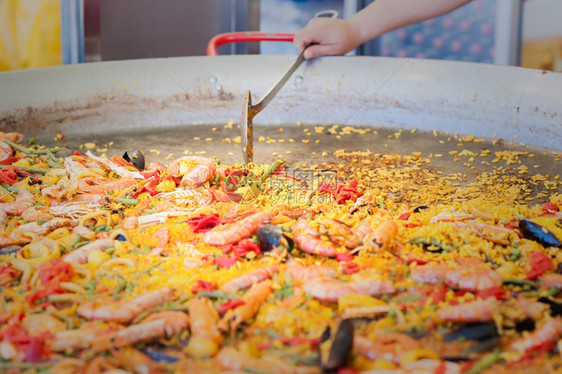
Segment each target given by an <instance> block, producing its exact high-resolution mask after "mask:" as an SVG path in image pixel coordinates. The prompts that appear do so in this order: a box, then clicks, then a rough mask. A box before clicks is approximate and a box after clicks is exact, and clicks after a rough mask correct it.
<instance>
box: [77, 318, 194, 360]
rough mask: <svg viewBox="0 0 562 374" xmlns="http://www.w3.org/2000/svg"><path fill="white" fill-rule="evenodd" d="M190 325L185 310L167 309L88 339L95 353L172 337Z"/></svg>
mask: <svg viewBox="0 0 562 374" xmlns="http://www.w3.org/2000/svg"><path fill="white" fill-rule="evenodd" d="M188 327H189V318H188V316H187V315H186V314H185V313H184V312H179V311H172V310H166V311H162V312H157V313H154V314H151V315H150V316H148V317H147V318H146V319H144V320H143V321H142V322H140V323H138V324H135V325H131V326H127V327H125V328H123V329H120V330H117V331H111V332H107V333H104V334H100V335H97V336H95V337H93V338H91V339H88V343H89V345H90V346H91V348H90V350H91V351H92V352H94V353H97V352H103V351H107V350H110V349H114V348H122V347H127V346H129V345H132V344H136V343H140V342H145V341H150V340H153V339H157V338H163V337H168V338H169V337H171V336H173V335H176V334H179V333H181V332H182V331H184V330H186V329H187V328H188Z"/></svg>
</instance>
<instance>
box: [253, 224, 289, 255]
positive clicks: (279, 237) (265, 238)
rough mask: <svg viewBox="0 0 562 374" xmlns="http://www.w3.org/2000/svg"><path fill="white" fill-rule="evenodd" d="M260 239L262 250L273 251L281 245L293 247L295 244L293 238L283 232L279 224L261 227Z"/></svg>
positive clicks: (259, 230)
mask: <svg viewBox="0 0 562 374" xmlns="http://www.w3.org/2000/svg"><path fill="white" fill-rule="evenodd" d="M258 239H259V241H260V249H261V251H262V252H269V251H272V250H274V249H275V248H277V247H279V246H282V247H284V248H287V249H293V246H294V243H293V240H292V239H291V238H289V237H287V236H286V235H285V234H283V230H282V229H281V227H279V226H277V225H263V226H262V227H260V228H259V229H258Z"/></svg>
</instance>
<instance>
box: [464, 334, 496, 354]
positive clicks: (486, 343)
mask: <svg viewBox="0 0 562 374" xmlns="http://www.w3.org/2000/svg"><path fill="white" fill-rule="evenodd" d="M500 339H501V338H500V336H499V335H496V336H492V337H489V338H486V339H484V340H481V341H479V342H478V343H474V344H472V345H470V346H468V347H466V348H465V349H463V351H462V353H461V356H468V357H470V356H472V355H474V354H478V353H483V352H486V351H488V350H490V349H492V348H493V347H495V346H496V345H497V344H498V343H499V342H500Z"/></svg>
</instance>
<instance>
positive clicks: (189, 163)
mask: <svg viewBox="0 0 562 374" xmlns="http://www.w3.org/2000/svg"><path fill="white" fill-rule="evenodd" d="M215 171H216V164H215V162H214V161H213V160H209V159H208V158H204V157H199V156H186V157H181V158H178V159H176V160H174V161H172V162H171V163H170V167H169V172H170V175H172V176H174V177H181V182H180V185H181V186H183V187H186V188H188V189H196V188H198V187H200V186H202V185H203V184H204V183H205V182H207V181H208V180H209V179H211V178H212V177H213V176H214V175H215Z"/></svg>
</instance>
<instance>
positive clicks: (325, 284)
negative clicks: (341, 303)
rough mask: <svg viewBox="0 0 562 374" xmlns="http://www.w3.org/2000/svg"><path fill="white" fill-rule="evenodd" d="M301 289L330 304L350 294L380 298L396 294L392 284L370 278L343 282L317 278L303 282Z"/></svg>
mask: <svg viewBox="0 0 562 374" xmlns="http://www.w3.org/2000/svg"><path fill="white" fill-rule="evenodd" d="M302 289H303V290H304V291H305V292H306V293H307V294H309V295H311V296H314V297H315V298H317V299H318V300H322V301H332V302H336V301H338V299H339V298H340V297H342V296H345V295H348V294H352V293H358V294H362V295H369V296H380V295H387V294H392V293H394V292H396V290H395V289H394V286H393V285H392V282H390V281H387V280H377V279H371V278H368V279H361V280H355V281H354V280H352V281H349V282H343V281H341V280H339V279H334V278H328V277H318V278H314V279H311V280H308V281H307V282H305V283H304V284H303V285H302Z"/></svg>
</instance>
